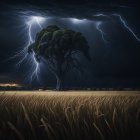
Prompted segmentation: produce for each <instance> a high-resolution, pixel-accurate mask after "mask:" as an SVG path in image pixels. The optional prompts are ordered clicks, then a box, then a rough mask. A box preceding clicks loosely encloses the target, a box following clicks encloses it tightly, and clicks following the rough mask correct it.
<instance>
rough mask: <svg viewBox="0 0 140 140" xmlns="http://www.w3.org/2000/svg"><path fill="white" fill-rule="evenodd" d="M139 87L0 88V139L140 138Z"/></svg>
mask: <svg viewBox="0 0 140 140" xmlns="http://www.w3.org/2000/svg"><path fill="white" fill-rule="evenodd" d="M139 93H140V92H138V91H119V92H117V91H105V92H104V91H99V92H98V91H96V92H92V91H89V92H87V91H77V92H74V91H72V92H70V91H67V92H55V91H32V92H29V91H26V92H25V91H20V92H18V91H9V92H2V91H1V92H0V140H94V139H95V140H125V139H126V140H139V139H140V94H139Z"/></svg>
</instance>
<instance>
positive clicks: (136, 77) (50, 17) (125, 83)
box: [0, 0, 140, 88]
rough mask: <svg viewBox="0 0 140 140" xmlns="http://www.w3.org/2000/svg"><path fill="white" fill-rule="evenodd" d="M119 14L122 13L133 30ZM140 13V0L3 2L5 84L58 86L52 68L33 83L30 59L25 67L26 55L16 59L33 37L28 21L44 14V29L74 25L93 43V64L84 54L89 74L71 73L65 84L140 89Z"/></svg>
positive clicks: (0, 26) (0, 50) (0, 38)
mask: <svg viewBox="0 0 140 140" xmlns="http://www.w3.org/2000/svg"><path fill="white" fill-rule="evenodd" d="M113 14H117V15H120V16H121V17H122V18H123V20H124V21H125V24H126V25H127V27H129V28H130V29H131V30H128V29H127V28H126V27H125V26H124V23H123V22H122V21H121V20H120V18H119V17H118V16H113ZM139 15H140V10H139V3H138V1H131V0H125V1H122V0H119V1H115V0H107V1H105V0H98V1H97V0H94V1H93V0H68V1H64V0H40V1H37V0H34V1H33V0H25V1H20V2H19V1H18V0H17V1H16V0H15V1H12V0H5V1H1V4H0V83H9V82H15V83H19V84H25V85H29V84H31V85H35V86H55V83H56V80H55V77H54V76H53V75H52V74H51V73H50V72H49V71H48V69H47V66H46V67H43V68H41V71H40V73H39V77H40V80H39V81H37V80H36V78H33V80H32V81H30V75H31V70H30V63H28V62H27V61H24V62H23V63H22V64H21V65H20V66H19V65H17V63H18V62H19V61H20V60H21V59H22V57H23V56H19V57H15V55H16V53H17V52H19V51H20V50H22V49H23V48H24V47H25V46H26V44H27V42H28V40H29V36H28V28H27V24H26V23H27V22H28V21H29V19H30V17H32V16H40V17H44V18H45V19H46V20H45V22H43V23H42V26H43V27H46V26H48V25H52V24H53V25H54V24H55V25H57V26H60V27H67V28H71V29H73V30H75V31H79V32H81V33H82V34H83V35H84V36H85V37H86V39H87V41H88V43H89V46H90V55H91V58H92V60H91V62H88V61H87V60H85V59H84V58H81V60H82V63H83V65H84V66H85V73H84V74H82V75H80V74H77V72H75V71H72V72H70V73H69V74H68V75H67V76H66V78H65V86H70V87H71V86H75V87H76V86H85V87H130V88H131V87H136V88H140V40H139V38H140V18H139ZM98 23H101V26H100V29H98V28H97V25H98ZM39 30H40V29H39V27H38V26H37V25H34V26H33V27H32V31H31V35H32V37H33V38H34V37H35V35H36V33H37V32H38V31H39ZM131 31H133V33H134V34H133V33H132V32H131ZM101 32H102V34H101ZM102 35H103V36H102Z"/></svg>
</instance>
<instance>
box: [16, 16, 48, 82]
mask: <svg viewBox="0 0 140 140" xmlns="http://www.w3.org/2000/svg"><path fill="white" fill-rule="evenodd" d="M45 20H46V18H44V17H38V16H31V17H29V19H28V21H26V22H25V23H26V27H27V31H28V43H27V45H25V47H23V49H22V50H21V51H19V52H17V53H16V55H15V56H14V57H18V56H19V57H21V59H20V60H19V61H18V63H17V66H20V65H21V64H22V63H23V62H24V61H26V62H28V63H30V64H31V71H30V82H32V81H33V79H35V78H37V80H38V81H39V76H38V74H39V72H40V63H39V62H38V61H37V60H36V57H35V53H34V52H33V54H32V55H31V54H30V55H29V54H28V47H29V46H30V45H31V44H32V43H33V42H34V39H33V38H32V35H31V34H32V27H33V25H35V24H37V25H38V27H39V28H40V29H42V25H41V23H43V22H44V21H45Z"/></svg>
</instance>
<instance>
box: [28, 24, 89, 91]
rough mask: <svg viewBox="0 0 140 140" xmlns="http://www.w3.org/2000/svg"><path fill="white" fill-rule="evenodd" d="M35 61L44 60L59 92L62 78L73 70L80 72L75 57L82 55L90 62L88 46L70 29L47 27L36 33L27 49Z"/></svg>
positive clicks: (83, 38)
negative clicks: (33, 55)
mask: <svg viewBox="0 0 140 140" xmlns="http://www.w3.org/2000/svg"><path fill="white" fill-rule="evenodd" d="M28 52H29V53H31V52H34V53H35V57H36V60H37V61H38V62H40V61H41V60H42V59H44V60H45V61H46V63H47V65H48V67H49V70H50V71H51V72H52V73H53V74H54V75H55V77H56V79H57V85H56V89H57V90H60V89H61V85H62V81H63V78H64V76H65V75H66V74H67V73H68V72H69V71H70V70H71V69H73V68H75V69H78V70H80V66H81V65H80V62H79V60H78V58H77V57H76V55H77V54H78V53H82V54H83V55H84V56H85V57H86V58H87V59H88V60H90V55H89V46H88V43H87V41H86V39H85V37H84V36H83V35H82V34H81V33H79V32H75V31H73V30H71V29H67V28H59V27H57V26H56V25H51V26H48V27H47V28H45V29H42V30H41V31H40V32H39V33H37V35H36V38H35V42H34V43H33V44H31V45H30V46H29V47H28Z"/></svg>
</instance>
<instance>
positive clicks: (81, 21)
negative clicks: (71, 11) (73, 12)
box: [70, 18, 88, 24]
mask: <svg viewBox="0 0 140 140" xmlns="http://www.w3.org/2000/svg"><path fill="white" fill-rule="evenodd" d="M70 20H71V21H72V23H75V24H79V23H85V22H87V21H88V20H87V19H78V18H70Z"/></svg>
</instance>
